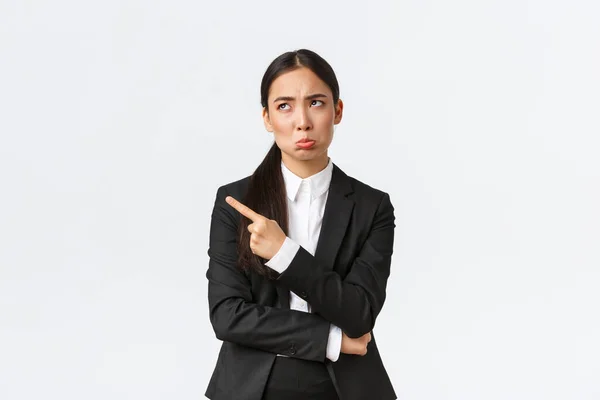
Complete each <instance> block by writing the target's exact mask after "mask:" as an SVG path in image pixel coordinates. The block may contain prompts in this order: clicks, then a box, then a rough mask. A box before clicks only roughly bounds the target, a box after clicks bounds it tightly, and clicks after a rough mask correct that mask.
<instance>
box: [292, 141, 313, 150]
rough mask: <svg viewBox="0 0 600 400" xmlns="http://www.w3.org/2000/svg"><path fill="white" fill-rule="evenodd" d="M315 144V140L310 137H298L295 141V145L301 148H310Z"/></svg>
mask: <svg viewBox="0 0 600 400" xmlns="http://www.w3.org/2000/svg"><path fill="white" fill-rule="evenodd" d="M314 145H315V141H314V140H311V139H300V140H298V141H297V142H296V146H297V147H299V148H301V149H310V148H311V147H313V146H314Z"/></svg>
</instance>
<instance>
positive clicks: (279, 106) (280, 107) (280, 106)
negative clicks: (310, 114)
mask: <svg viewBox="0 0 600 400" xmlns="http://www.w3.org/2000/svg"><path fill="white" fill-rule="evenodd" d="M282 106H288V107H289V106H290V105H289V104H288V103H281V104H280V105H278V106H277V109H278V110H284V108H282Z"/></svg>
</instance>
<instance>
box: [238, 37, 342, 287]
mask: <svg viewBox="0 0 600 400" xmlns="http://www.w3.org/2000/svg"><path fill="white" fill-rule="evenodd" d="M302 67H305V68H308V69H310V70H311V71H312V72H314V73H315V75H317V76H318V77H319V78H320V79H321V80H322V81H323V82H325V84H327V86H329V88H330V89H331V93H332V95H333V103H334V105H335V104H337V102H338V100H339V96H340V88H339V85H338V81H337V78H336V76H335V72H333V68H331V66H330V65H329V63H328V62H327V61H325V60H324V59H323V58H322V57H321V56H319V55H318V54H317V53H315V52H313V51H310V50H306V49H300V50H296V51H289V52H286V53H283V54H282V55H280V56H279V57H277V58H276V59H274V60H273V61H272V62H271V64H270V65H269V66H268V68H267V70H266V71H265V74H264V75H263V78H262V82H261V84H260V102H261V104H262V106H263V108H265V109H266V111H267V112H269V107H268V97H269V89H270V88H271V84H272V83H273V81H274V80H275V79H276V78H277V77H279V76H280V75H282V74H284V73H286V72H289V71H293V70H295V69H298V68H302ZM242 202H243V203H244V204H245V205H247V206H248V207H250V208H251V209H252V210H254V211H256V212H257V213H259V214H261V215H263V216H265V217H267V218H269V219H272V220H275V221H277V223H278V224H279V226H280V227H281V229H282V230H283V232H284V233H285V234H286V235H287V234H288V212H287V199H286V191H285V184H284V180H283V175H282V173H281V150H280V149H279V147H278V146H277V143H273V145H272V146H271V148H270V149H269V152H268V153H267V155H266V156H265V158H264V160H263V161H262V162H261V163H260V165H259V166H258V168H256V170H255V171H254V173H253V174H252V175H251V176H250V181H249V184H248V189H247V192H246V194H245V197H244V199H243V201H242ZM240 218H241V220H240V224H239V231H238V239H239V240H238V243H237V249H238V265H239V266H240V268H242V269H243V270H245V271H254V272H256V273H258V274H259V275H263V276H266V277H267V278H271V279H272V278H275V277H276V273H274V272H273V271H272V270H271V269H270V268H269V267H267V266H265V265H264V263H265V262H266V261H268V260H265V259H264V258H262V257H259V256H257V255H255V254H253V253H252V251H251V250H250V232H249V231H248V225H250V223H251V221H250V220H249V219H248V218H246V217H244V216H242V215H240Z"/></svg>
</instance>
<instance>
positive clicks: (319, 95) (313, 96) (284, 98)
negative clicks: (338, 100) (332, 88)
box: [273, 93, 327, 103]
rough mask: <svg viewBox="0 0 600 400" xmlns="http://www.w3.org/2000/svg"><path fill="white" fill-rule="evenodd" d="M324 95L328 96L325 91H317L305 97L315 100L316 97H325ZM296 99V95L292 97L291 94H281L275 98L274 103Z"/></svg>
mask: <svg viewBox="0 0 600 400" xmlns="http://www.w3.org/2000/svg"><path fill="white" fill-rule="evenodd" d="M323 97H325V98H326V97H327V95H325V94H323V93H315V94H311V95H308V96H306V97H305V99H306V100H314V99H319V98H323ZM282 100H283V101H294V100H296V98H295V97H291V96H279V97H277V98H276V99H275V100H273V103H276V102H278V101H282Z"/></svg>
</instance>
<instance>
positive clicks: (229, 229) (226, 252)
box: [206, 188, 330, 362]
mask: <svg viewBox="0 0 600 400" xmlns="http://www.w3.org/2000/svg"><path fill="white" fill-rule="evenodd" d="M225 196H226V193H224V190H223V188H220V189H219V190H218V192H217V197H216V200H215V205H214V208H213V212H212V216H211V227H210V245H209V250H208V255H209V257H210V260H209V265H208V271H207V273H206V277H207V279H208V281H209V284H208V302H209V313H210V321H211V323H212V326H213V329H214V331H215V334H216V336H217V338H218V339H220V340H224V341H229V342H233V343H237V344H240V345H244V346H248V347H254V348H257V349H260V350H264V351H268V352H272V353H278V354H285V355H288V356H291V357H296V358H302V359H306V360H313V361H320V362H323V361H324V360H325V355H326V346H327V341H328V335H329V329H330V323H329V321H327V320H325V319H324V318H323V317H321V316H319V315H316V314H308V313H304V312H302V311H296V310H287V309H281V308H277V307H269V306H263V305H260V304H256V303H253V302H252V292H251V285H250V281H249V280H248V278H247V277H246V275H245V274H244V273H243V272H242V271H241V270H240V269H239V268H238V267H237V247H236V236H237V225H236V215H235V214H234V210H233V209H231V208H230V207H229V205H227V203H226V202H225V200H224V199H225Z"/></svg>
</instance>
